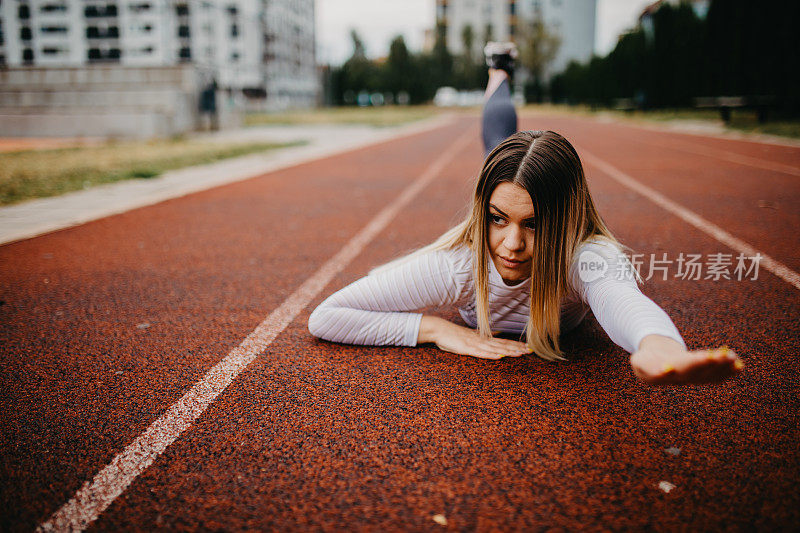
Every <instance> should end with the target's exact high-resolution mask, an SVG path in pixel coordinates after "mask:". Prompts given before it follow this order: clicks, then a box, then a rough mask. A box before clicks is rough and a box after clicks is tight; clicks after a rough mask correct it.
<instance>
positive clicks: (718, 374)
mask: <svg viewBox="0 0 800 533" xmlns="http://www.w3.org/2000/svg"><path fill="white" fill-rule="evenodd" d="M587 252H592V253H593V254H595V255H591V254H589V255H579V257H578V259H577V261H576V263H575V265H573V268H574V269H575V270H573V278H572V279H573V284H574V286H575V287H578V288H579V290H580V292H581V296H582V297H583V299H584V301H586V302H587V303H588V304H589V306H590V307H591V308H592V312H593V313H594V315H595V318H596V319H597V321H598V322H599V323H600V325H601V326H602V327H603V329H604V330H605V331H606V333H608V336H609V337H610V338H611V340H612V341H614V342H615V343H616V344H617V345H619V346H621V347H622V348H624V349H625V350H626V351H628V352H630V353H631V354H632V355H631V358H630V362H631V367H632V369H633V371H634V373H635V374H636V376H637V377H638V378H639V379H641V380H642V381H644V382H646V383H650V384H669V383H704V382H709V381H719V380H722V379H725V378H726V377H729V376H731V375H733V374H736V373H738V372H739V371H740V370H741V368H742V366H743V364H742V362H741V360H740V359H739V358H738V356H736V354H735V353H734V352H733V351H732V350H730V349H728V348H722V349H719V350H698V351H693V352H689V351H688V350H687V349H686V343H685V342H684V341H683V338H682V337H681V335H680V333H678V330H677V328H676V327H675V325H674V324H673V323H672V320H670V318H669V316H668V315H667V314H666V313H665V312H664V310H663V309H661V308H660V307H659V306H658V305H657V304H656V303H655V302H653V301H652V300H651V299H650V298H648V297H647V296H645V295H644V294H642V292H641V291H640V290H639V287H638V286H637V284H636V281H635V280H634V279H633V277H632V275H631V273H632V271H631V270H630V269H631V268H632V267H630V263H629V262H628V261H627V259H626V258H625V256H624V254H623V253H622V252H621V251H620V250H618V249H617V247H616V246H614V245H612V244H610V243H605V242H603V243H592V244H588V245H586V246H585V247H583V248H582V250H581V254H586V253H587ZM598 256H599V258H601V259H599V260H598ZM587 260H589V261H594V262H595V263H596V264H597V263H598V262H600V263H602V262H605V264H606V266H607V268H606V270H605V273H604V274H603V275H602V276H600V277H599V278H597V279H595V278H594V276H593V275H591V272H590V271H588V270H585V271H584V276H581V272H580V270H579V269H580V268H581V262H582V261H583V262H584V263H585V262H586V261H587ZM581 277H583V278H584V279H581Z"/></svg>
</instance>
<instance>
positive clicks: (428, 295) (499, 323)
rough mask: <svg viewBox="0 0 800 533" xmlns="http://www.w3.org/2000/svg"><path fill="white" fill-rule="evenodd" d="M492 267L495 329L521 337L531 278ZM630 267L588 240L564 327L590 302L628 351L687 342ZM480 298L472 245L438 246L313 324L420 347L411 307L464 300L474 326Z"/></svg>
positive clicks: (334, 299)
mask: <svg viewBox="0 0 800 533" xmlns="http://www.w3.org/2000/svg"><path fill="white" fill-rule="evenodd" d="M587 254H588V255H587ZM582 260H584V261H582ZM585 260H592V261H593V262H595V263H599V264H605V267H606V268H605V271H604V273H603V274H602V275H601V276H599V277H598V276H588V275H586V274H587V273H586V272H584V273H583V274H582V273H581V270H580V268H581V265H582V264H584V265H585V263H586V261H585ZM489 266H490V272H489V307H490V314H489V321H490V322H491V324H492V327H493V329H500V330H502V331H505V332H508V333H516V334H520V333H522V331H523V328H524V327H525V325H526V324H527V320H528V316H529V313H530V295H529V291H530V283H529V280H526V281H525V282H523V283H520V284H519V285H516V286H509V285H506V284H505V282H503V280H502V278H501V277H500V275H499V273H498V272H497V270H496V269H495V268H492V267H493V265H492V264H491V263H490V265H489ZM629 266H630V264H629V262H628V261H627V258H626V257H625V255H624V254H623V253H622V252H621V251H620V250H619V249H618V248H617V247H616V246H614V245H612V244H610V243H606V242H591V243H585V244H584V245H583V246H582V247H581V249H580V251H579V253H578V254H577V255H576V262H575V263H574V264H573V267H572V270H571V278H572V283H573V286H574V287H576V289H577V290H578V292H579V294H580V301H578V300H574V299H573V300H567V301H565V302H564V304H563V308H562V330H563V331H566V330H568V329H571V328H572V327H574V326H576V325H577V324H578V323H579V322H580V321H581V320H582V319H583V316H585V314H586V313H587V312H588V308H587V307H590V308H591V309H592V312H593V313H594V315H595V317H596V318H597V321H598V322H599V323H600V325H601V326H602V327H603V329H604V330H605V331H606V333H607V334H608V336H609V337H610V338H611V340H612V341H613V342H614V343H616V344H617V345H619V346H621V347H622V348H624V349H625V350H627V351H628V352H631V353H633V352H634V351H636V349H637V348H638V346H639V343H640V342H641V340H642V339H643V338H644V337H645V336H647V335H650V334H658V335H664V336H666V337H670V338H672V339H675V340H676V341H678V342H679V343H681V344H682V345H683V346H684V347H685V346H686V345H685V343H684V342H683V339H682V338H681V336H680V333H678V330H677V329H676V328H675V325H674V324H673V323H672V321H671V320H670V318H669V316H667V314H666V313H665V312H664V311H663V310H662V309H661V308H660V307H658V305H656V304H655V302H653V301H652V300H651V299H650V298H648V297H647V296H645V295H644V294H642V292H641V291H640V290H639V288H638V286H637V285H636V282H635V281H634V280H633V279H632V278H630V277H627V276H625V275H624V274H625V273H629V271H628V270H627V269H628V268H629ZM620 274H623V275H620ZM474 300H475V295H474V287H473V283H472V270H471V253H470V252H469V250H465V249H459V250H440V251H436V252H432V253H428V254H423V255H419V256H416V257H414V258H412V259H411V260H408V261H406V262H405V263H401V264H399V265H398V266H395V267H392V268H390V269H389V270H385V271H382V272H379V273H376V274H373V275H370V276H366V277H364V278H361V279H360V280H358V281H356V282H354V283H352V284H350V285H348V286H347V287H345V288H343V289H341V290H340V291H338V292H336V293H334V294H333V295H332V296H330V297H329V298H328V299H326V300H325V301H323V302H322V303H321V304H320V305H319V306H318V307H317V308H316V309H315V310H314V312H313V313H312V314H311V317H310V318H309V321H308V328H309V331H310V332H311V333H312V334H313V335H315V336H317V337H320V338H322V339H326V340H329V341H334V342H344V343H349V344H368V345H375V346H378V345H395V346H415V345H416V343H417V337H418V335H419V323H420V320H421V319H422V315H421V314H419V313H410V312H409V311H414V310H418V309H421V308H424V307H434V306H445V305H458V306H459V312H460V313H461V316H462V317H463V318H464V320H465V322H466V323H467V324H469V325H470V326H473V327H474V326H475V324H476V323H477V318H476V316H475V301H474Z"/></svg>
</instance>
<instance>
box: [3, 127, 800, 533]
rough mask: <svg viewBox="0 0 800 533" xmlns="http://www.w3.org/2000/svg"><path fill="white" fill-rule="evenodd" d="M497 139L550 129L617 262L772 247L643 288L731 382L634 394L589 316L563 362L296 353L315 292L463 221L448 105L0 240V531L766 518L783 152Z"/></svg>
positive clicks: (677, 143)
mask: <svg viewBox="0 0 800 533" xmlns="http://www.w3.org/2000/svg"><path fill="white" fill-rule="evenodd" d="M521 125H522V126H523V127H525V128H529V129H554V130H556V131H560V132H562V133H564V134H565V135H566V136H567V137H568V138H569V139H571V140H573V141H574V142H575V144H576V146H577V148H578V150H579V153H580V154H581V156H582V158H583V160H584V164H585V167H586V171H587V175H588V178H589V182H590V186H591V188H592V192H593V195H594V197H595V200H596V201H597V204H598V207H599V209H600V211H601V213H602V214H603V216H604V217H605V219H606V221H607V222H608V223H609V225H610V227H611V229H612V231H614V232H615V234H616V235H617V236H618V237H619V238H620V239H621V240H622V242H624V243H626V244H628V245H629V246H631V247H632V248H634V250H635V251H636V252H638V253H642V254H644V255H645V256H647V257H649V256H650V254H656V257H658V258H661V257H662V254H666V257H667V258H669V259H672V260H675V259H677V257H678V256H679V254H681V253H684V254H690V253H691V254H699V255H701V256H702V257H703V259H708V258H709V257H711V256H712V255H714V254H731V255H732V256H735V255H736V254H737V253H739V252H738V251H737V249H736V248H735V247H732V245H731V244H726V243H725V241H724V239H723V240H720V239H721V238H723V237H724V236H723V235H721V234H719V233H716V232H715V231H713V228H719V229H723V230H724V231H725V232H726V234H727V235H729V236H732V237H735V238H736V239H738V240H737V241H736V242H738V243H744V244H746V245H748V246H751V247H752V248H753V249H754V250H756V251H758V252H760V253H762V254H764V255H765V256H768V257H769V258H770V259H771V260H772V261H773V262H772V263H771V264H772V267H770V269H767V268H765V267H764V266H763V265H762V268H761V270H760V272H759V275H758V279H756V280H752V279H743V280H741V281H738V280H736V279H735V278H734V279H729V280H726V279H721V280H717V281H715V280H713V279H704V278H701V279H698V280H688V279H680V278H676V277H674V274H676V270H675V268H676V266H675V264H672V265H671V269H670V270H669V272H668V274H669V277H668V279H667V280H662V279H661V276H660V275H656V276H654V277H653V278H652V279H650V280H649V281H647V282H646V284H645V286H644V289H643V290H644V291H645V293H646V294H647V295H648V296H650V297H651V298H653V299H654V300H655V301H656V302H657V303H659V304H660V305H661V306H663V307H664V308H665V310H666V311H667V312H668V313H669V314H670V316H671V317H672V318H673V320H674V321H675V323H676V325H677V327H678V329H679V330H680V331H681V332H682V333H683V335H684V338H685V340H686V342H687V344H688V345H689V347H690V348H701V347H707V346H717V345H720V344H723V343H725V344H728V345H730V346H732V347H733V348H734V349H735V350H736V351H737V352H738V353H739V354H740V355H741V356H742V358H743V359H744V361H745V363H746V367H745V370H744V372H743V374H742V375H740V376H739V377H738V378H737V379H735V380H732V381H729V382H726V383H723V384H720V385H717V386H692V387H683V388H647V387H644V386H642V385H640V384H639V383H638V382H637V381H636V380H635V379H634V377H633V376H632V374H631V372H630V370H629V366H628V363H627V357H626V354H625V353H624V351H623V350H622V349H621V348H619V347H617V346H615V345H614V344H613V343H611V341H610V340H609V339H608V338H607V336H606V335H605V334H604V332H603V331H602V329H601V328H600V327H599V326H598V324H597V323H596V321H595V320H594V319H593V318H591V317H590V318H588V319H587V320H586V321H585V322H584V324H583V325H581V326H580V327H579V328H578V329H577V330H576V331H575V332H573V333H571V334H569V335H568V336H566V338H565V339H564V346H565V349H566V351H567V353H568V354H569V359H570V361H569V362H567V363H563V364H561V363H559V364H553V363H546V362H543V361H541V360H539V359H536V358H534V357H528V358H520V359H504V360H500V361H488V360H481V359H475V358H469V357H462V356H454V355H451V354H446V353H442V352H440V351H438V350H436V349H434V348H431V347H418V348H374V347H354V346H343V345H337V344H332V343H327V342H323V341H319V340H316V339H313V338H312V337H311V336H310V335H309V334H308V332H307V330H306V322H307V319H308V314H309V313H310V310H311V309H313V307H314V306H315V305H316V304H318V303H319V302H320V301H321V300H322V299H323V298H324V297H325V296H326V295H328V294H329V293H330V292H331V291H333V290H335V289H337V288H339V287H341V286H343V285H345V284H346V283H349V282H350V281H352V280H354V279H356V278H358V277H359V276H362V275H364V274H365V273H366V272H367V271H368V270H369V269H370V268H371V267H372V266H374V265H377V264H380V263H382V262H385V261H386V260H388V259H391V258H393V257H396V256H398V255H399V254H401V253H403V252H404V251H407V250H409V249H412V248H414V247H417V246H420V245H422V244H424V243H427V242H430V241H431V240H432V239H433V238H434V237H435V236H437V235H438V234H440V233H441V232H442V231H444V230H445V229H446V228H447V227H449V226H450V225H451V224H453V223H454V222H455V221H456V220H458V219H459V218H460V217H461V216H462V215H463V208H464V205H465V204H466V202H467V200H468V198H469V195H470V189H471V185H472V183H473V180H474V177H475V174H476V172H477V171H478V169H479V166H480V163H481V159H480V154H481V148H480V146H479V141H478V139H479V132H478V120H477V118H474V117H462V118H459V119H457V120H456V121H455V122H453V123H450V124H444V125H441V126H440V127H438V128H436V129H434V130H429V131H424V132H420V133H417V134H415V135H410V136H406V137H402V138H397V139H395V140H392V141H391V142H384V143H380V144H377V145H373V146H370V147H368V148H361V149H357V150H352V151H348V152H345V153H340V154H337V155H334V156H331V157H327V158H324V159H318V160H314V161H309V162H306V163H303V164H300V165H294V166H291V167H286V168H283V169H280V170H276V171H273V172H270V173H267V174H264V175H262V176H259V177H256V178H252V179H248V180H244V181H240V182H238V183H234V184H229V185H226V186H222V187H216V188H213V189H210V190H206V191H203V192H198V193H196V194H192V195H189V196H184V197H181V198H175V199H171V200H168V201H164V202H161V203H158V204H155V205H150V206H147V207H143V208H140V209H136V210H132V211H129V212H126V213H123V214H118V215H115V216H110V217H106V218H102V219H99V220H95V221H93V222H90V223H87V224H84V225H82V226H79V227H71V228H67V229H64V230H61V231H58V232H54V233H50V234H47V235H42V236H40V237H37V238H33V239H28V240H24V241H20V242H15V243H11V244H7V245H5V246H2V247H0V299H1V300H2V305H0V343H1V344H2V346H3V351H2V354H3V355H2V358H1V359H0V380H1V382H2V384H3V385H2V391H3V401H2V403H1V404H0V405H1V406H2V407H1V408H0V427H2V433H0V458H2V459H0V502H1V503H2V523H3V526H4V529H9V530H30V529H31V528H33V527H35V526H36V525H37V524H44V525H54V526H61V527H64V526H79V527H84V526H88V527H89V529H99V530H116V529H139V530H150V529H225V530H239V529H280V530H302V531H306V530H309V529H311V530H341V529H348V530H349V529H356V530H370V531H372V530H379V529H389V530H397V529H400V530H413V531H418V530H435V529H438V528H440V527H445V528H447V529H455V530H468V531H475V530H477V531H486V530H503V531H505V530H538V529H549V528H559V529H569V530H575V529H623V528H624V529H645V528H649V529H654V530H659V531H673V530H676V529H693V530H694V529H700V530H716V529H733V530H743V529H758V530H774V529H782V530H788V529H792V528H794V527H796V525H797V524H798V523H800V511H798V509H800V491H798V489H797V473H798V472H800V453H799V452H798V447H797V442H798V439H799V438H800V429H799V428H798V422H797V420H798V419H797V412H798V410H799V409H800V405H799V404H800V401H798V385H799V384H800V383H799V382H800V380H798V375H799V374H798V371H797V353H798V351H799V350H800V298H799V297H798V295H800V292H799V291H798V288H796V287H795V285H793V284H792V282H791V279H792V278H791V275H792V274H796V273H797V272H798V270H800V257H798V252H797V250H798V249H800V246H799V245H800V242H798V241H799V240H800V239H798V237H797V234H796V231H795V228H796V227H797V222H798V221H797V217H798V216H800V215H799V213H800V209H799V208H800V182H798V177H797V176H796V175H795V174H794V172H795V171H796V170H797V169H800V150H798V149H797V148H793V147H781V146H774V145H762V144H757V143H751V142H743V141H730V140H721V139H711V138H697V137H688V136H685V135H679V134H671V133H663V132H647V131H644V130H641V129H638V128H632V127H627V126H623V125H619V124H602V123H597V122H592V121H586V120H583V119H579V118H567V117H563V116H552V117H547V116H540V117H537V118H536V119H525V120H523V122H522V124H521ZM731 154H734V155H735V156H736V157H733V156H731ZM658 202H661V203H658ZM677 208H681V209H683V211H681V210H680V209H677ZM687 213H688V214H690V215H693V216H694V218H692V217H690V216H688V215H687ZM733 245H735V246H739V244H736V243H733ZM775 265H779V266H782V267H783V268H784V269H785V271H783V270H780V269H777V267H776V266H775ZM646 269H647V265H645V271H644V273H645V274H647V270H646ZM787 272H788V274H786V273H787ZM705 274H706V273H705V272H703V275H704V276H705ZM787 276H788V277H787ZM329 280H330V281H329ZM440 313H442V315H443V316H446V317H449V318H452V319H455V317H456V314H455V313H454V312H452V311H451V310H444V311H441V312H440ZM673 487H674V488H673ZM445 521H446V523H447V525H446V526H442V525H441V524H442V523H444V522H445Z"/></svg>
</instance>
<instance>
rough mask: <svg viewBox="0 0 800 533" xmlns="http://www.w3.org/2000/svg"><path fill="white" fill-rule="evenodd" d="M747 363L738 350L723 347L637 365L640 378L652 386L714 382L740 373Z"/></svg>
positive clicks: (637, 373)
mask: <svg viewBox="0 0 800 533" xmlns="http://www.w3.org/2000/svg"><path fill="white" fill-rule="evenodd" d="M743 368H744V363H743V362H742V360H741V359H740V358H739V356H738V355H736V353H735V352H734V351H733V350H731V349H730V348H728V347H727V346H723V347H722V348H718V349H715V350H698V351H695V352H690V353H688V354H686V355H684V356H682V357H681V358H679V359H670V360H668V361H666V362H661V363H660V364H654V365H653V366H649V367H647V368H643V369H640V370H639V369H636V368H634V373H635V374H636V376H637V377H638V378H640V379H641V380H643V381H644V382H646V383H649V384H652V385H677V384H690V383H692V384H702V383H715V382H719V381H723V380H725V379H728V378H730V377H732V376H735V375H736V374H739V373H740V372H741V371H742V369H743Z"/></svg>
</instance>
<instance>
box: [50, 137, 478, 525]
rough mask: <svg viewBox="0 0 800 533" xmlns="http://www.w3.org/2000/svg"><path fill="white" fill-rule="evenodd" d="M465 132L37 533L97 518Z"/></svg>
mask: <svg viewBox="0 0 800 533" xmlns="http://www.w3.org/2000/svg"><path fill="white" fill-rule="evenodd" d="M475 135H476V134H475V132H474V131H472V130H471V129H470V131H467V132H465V133H464V134H462V136H461V137H459V138H458V139H457V140H456V142H454V143H453V144H452V145H451V146H450V148H448V149H447V150H446V151H445V152H443V153H442V154H440V155H439V157H438V158H436V160H435V161H433V163H431V164H430V165H429V166H428V167H427V168H426V169H425V170H424V171H423V173H422V174H421V175H420V176H419V177H418V178H417V179H416V180H414V182H413V183H411V185H409V186H408V187H407V188H406V189H405V190H404V191H403V192H402V193H401V194H400V196H398V197H397V198H396V199H395V200H394V201H393V202H392V203H391V204H389V205H388V206H387V207H385V208H384V209H383V210H382V211H381V212H380V213H378V214H377V215H376V216H375V217H374V218H373V219H372V220H370V222H369V223H368V224H367V225H366V226H365V227H364V228H363V229H362V230H361V231H360V232H358V233H357V234H356V235H355V236H354V237H353V238H352V239H351V240H350V241H349V242H348V243H347V244H346V245H345V246H344V247H343V248H342V249H341V250H339V252H338V253H337V254H336V255H335V256H333V257H332V258H331V259H329V260H328V262H326V263H325V264H324V265H322V267H320V269H319V270H317V271H316V272H315V273H314V275H313V276H311V277H310V278H308V279H307V280H306V281H305V282H304V283H303V284H302V285H300V287H299V288H297V289H296V290H295V291H294V292H293V293H292V294H291V295H290V296H289V297H288V298H287V299H286V300H284V301H283V303H282V304H281V305H280V306H279V307H278V308H277V309H275V310H274V311H273V312H272V313H270V315H269V316H268V317H267V318H266V319H264V321H263V322H262V323H261V324H259V325H258V327H256V329H255V330H253V332H252V333H250V335H248V336H247V338H245V339H244V340H243V341H242V343H241V344H240V345H239V346H237V347H236V348H234V349H233V350H231V352H230V353H229V354H228V355H227V356H226V357H225V359H223V360H222V361H220V362H219V363H217V365H216V366H215V367H214V368H212V369H211V370H209V371H208V373H206V375H205V376H203V378H202V379H201V380H200V381H198V382H197V383H196V384H195V385H194V386H193V387H192V388H191V389H190V390H189V391H188V392H187V393H186V394H184V395H183V396H182V397H181V398H180V399H179V400H178V401H177V402H175V403H174V404H173V405H172V406H171V407H170V408H169V409H167V411H166V412H165V413H164V414H163V415H161V417H160V418H158V419H157V420H156V421H155V422H153V423H152V424H150V427H148V428H147V429H146V430H145V431H144V432H143V433H142V434H141V435H139V436H138V437H136V439H135V440H134V441H133V442H132V443H130V444H129V445H128V446H127V447H126V448H125V449H124V450H123V451H122V452H120V453H119V455H117V456H116V457H114V459H113V460H112V461H111V463H109V464H108V465H107V466H106V467H105V468H103V469H102V470H101V471H100V472H99V473H98V474H97V475H96V476H95V477H94V479H92V480H91V481H87V482H86V483H84V485H83V487H81V489H80V490H78V492H76V493H75V495H74V496H73V497H72V499H71V500H69V501H68V502H67V503H65V504H64V505H63V506H62V507H61V508H60V509H59V510H58V511H56V512H55V513H53V515H52V516H50V518H49V519H48V520H47V521H46V522H44V523H42V524H41V525H40V526H39V527H38V530H39V531H81V530H83V529H85V528H86V527H87V526H88V525H89V524H91V523H92V522H93V521H95V520H96V519H97V517H98V516H100V513H102V512H103V511H104V510H105V509H106V508H107V507H108V506H109V505H111V503H112V502H113V501H114V500H115V499H116V498H117V497H118V496H119V495H120V494H122V493H123V492H124V491H125V489H126V488H128V486H129V485H130V484H131V483H132V482H133V480H134V479H136V477H137V476H138V475H139V474H141V473H142V472H143V471H144V470H145V469H146V468H147V467H148V466H150V465H151V464H152V463H153V461H155V459H156V457H158V455H159V454H161V453H162V452H163V451H164V450H165V449H166V448H167V447H168V446H169V445H170V444H172V443H173V442H175V439H177V438H178V437H179V436H180V434H181V433H183V432H184V431H185V430H186V429H187V428H188V427H189V426H191V424H192V423H193V422H194V421H195V420H196V419H197V417H199V416H200V415H201V414H202V413H203V411H205V410H206V408H208V406H209V405H210V404H211V402H213V401H214V400H215V399H216V398H217V396H219V395H220V394H221V393H222V391H224V390H225V389H226V388H227V387H228V385H230V384H231V382H232V381H233V380H234V379H236V377H237V376H238V375H239V374H240V373H241V372H242V371H243V370H244V369H245V367H247V365H249V364H250V363H251V362H252V361H253V360H254V359H255V358H256V357H257V356H258V355H259V354H261V353H262V352H264V350H266V349H267V347H268V346H269V345H270V344H271V343H272V341H273V340H275V337H277V336H278V335H279V334H280V333H281V332H282V331H283V330H284V329H285V328H286V327H287V326H288V325H289V324H290V323H291V322H292V320H294V318H295V317H296V316H297V314H298V313H300V311H302V310H303V309H304V308H305V307H306V306H307V305H308V304H309V302H311V300H312V299H314V297H315V296H316V295H317V294H318V293H319V292H320V291H321V290H322V289H323V288H325V286H326V285H327V284H328V283H329V282H330V281H331V280H332V279H333V277H334V276H336V274H338V273H339V272H341V271H342V269H344V268H345V267H346V266H347V265H348V264H349V263H350V262H351V261H352V260H353V259H355V258H356V257H357V256H358V254H360V253H361V251H362V250H363V249H364V248H365V247H366V246H367V245H368V244H369V243H370V242H371V241H372V240H373V239H374V238H375V237H376V236H377V235H378V234H379V233H380V232H381V231H383V229H384V228H385V227H386V226H387V225H388V224H389V222H391V221H392V219H393V218H394V217H395V216H396V215H397V214H398V213H399V212H400V210H401V209H403V208H404V207H405V206H406V205H407V204H408V203H409V202H410V201H411V200H412V199H413V198H414V197H415V196H416V195H417V194H419V193H420V191H422V190H423V189H424V188H425V187H426V186H427V185H428V184H429V183H430V182H431V181H433V179H434V178H436V176H438V175H439V173H440V172H441V171H442V169H443V168H444V167H445V165H447V164H448V163H449V162H450V160H451V159H453V158H454V157H455V156H456V155H457V154H458V153H459V152H460V151H461V150H462V149H463V148H464V147H465V146H466V144H467V143H468V142H469V141H471V140H472V139H474V138H477V137H475Z"/></svg>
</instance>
